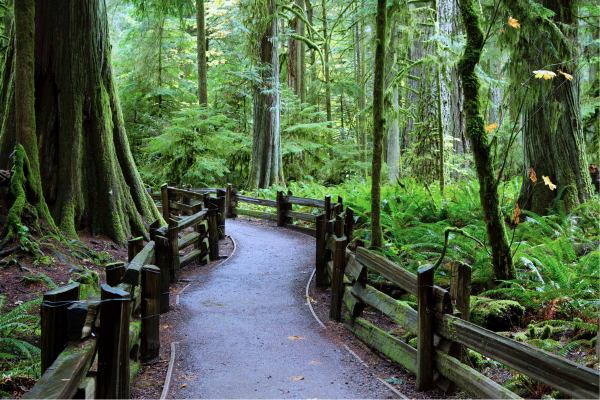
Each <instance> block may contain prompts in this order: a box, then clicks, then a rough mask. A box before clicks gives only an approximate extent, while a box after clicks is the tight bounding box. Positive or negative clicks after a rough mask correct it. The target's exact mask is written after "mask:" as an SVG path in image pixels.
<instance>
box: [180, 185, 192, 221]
mask: <svg viewBox="0 0 600 400" xmlns="http://www.w3.org/2000/svg"><path fill="white" fill-rule="evenodd" d="M191 188H192V187H191V186H190V185H188V186H184V187H183V189H185V190H190V189H191ZM181 204H185V205H186V206H191V205H192V199H190V198H189V197H185V196H181ZM181 214H182V215H192V214H191V213H189V212H187V211H182V212H181Z"/></svg>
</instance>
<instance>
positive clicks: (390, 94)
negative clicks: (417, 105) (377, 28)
mask: <svg viewBox="0 0 600 400" xmlns="http://www.w3.org/2000/svg"><path fill="white" fill-rule="evenodd" d="M390 18H391V17H390ZM390 26H391V29H390V32H391V34H390V42H389V47H388V50H387V57H386V63H385V64H386V65H385V69H386V72H385V100H384V101H385V109H386V110H388V113H387V119H388V123H387V124H386V126H387V129H386V130H387V146H386V163H387V166H388V170H387V172H388V174H387V175H388V176H387V179H389V180H390V181H392V182H395V181H396V179H397V178H398V174H399V162H400V135H399V133H400V131H399V130H398V86H397V85H396V84H395V85H394V87H390V86H391V84H392V82H393V81H394V78H395V77H396V50H397V49H396V39H397V36H398V33H397V32H396V30H397V24H396V21H393V22H391V23H390Z"/></svg>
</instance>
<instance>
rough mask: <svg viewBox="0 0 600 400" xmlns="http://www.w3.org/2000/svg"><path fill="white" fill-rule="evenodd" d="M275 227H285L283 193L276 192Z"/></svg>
mask: <svg viewBox="0 0 600 400" xmlns="http://www.w3.org/2000/svg"><path fill="white" fill-rule="evenodd" d="M276 201H277V226H285V200H283V191H281V190H278V191H277V197H276Z"/></svg>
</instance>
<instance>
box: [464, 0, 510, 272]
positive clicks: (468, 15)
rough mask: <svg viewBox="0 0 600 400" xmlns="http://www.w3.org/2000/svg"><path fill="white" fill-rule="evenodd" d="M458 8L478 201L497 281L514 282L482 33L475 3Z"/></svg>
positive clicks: (469, 132) (467, 121) (468, 130)
mask: <svg viewBox="0 0 600 400" xmlns="http://www.w3.org/2000/svg"><path fill="white" fill-rule="evenodd" d="M459 5H460V10H461V15H462V20H463V24H464V28H465V32H466V35H467V43H466V46H465V50H464V54H463V56H462V58H461V60H460V62H459V63H458V71H459V73H460V76H461V78H462V82H463V83H464V86H463V87H464V94H465V100H464V106H465V114H466V132H467V136H468V138H469V140H471V143H472V145H473V156H474V158H475V168H476V170H477V176H478V178H479V198H480V200H481V206H482V208H483V217H484V220H485V224H486V231H487V235H488V239H489V241H490V246H491V249H492V264H493V266H494V278H495V279H498V280H507V279H513V278H514V277H515V269H514V265H513V259H512V254H511V250H510V244H509V242H508V236H507V234H506V227H505V225H504V220H503V218H502V212H501V210H500V201H499V196H498V184H497V180H496V175H495V174H494V171H493V169H492V164H491V157H490V145H489V138H488V135H487V132H486V130H485V124H484V121H483V116H482V115H481V101H480V94H479V89H480V86H481V85H480V83H479V78H478V77H477V73H476V71H475V68H476V66H477V64H478V63H479V60H480V58H481V53H482V51H483V44H484V43H483V30H482V29H481V22H480V20H479V15H478V13H477V11H476V10H475V7H474V5H473V0H459Z"/></svg>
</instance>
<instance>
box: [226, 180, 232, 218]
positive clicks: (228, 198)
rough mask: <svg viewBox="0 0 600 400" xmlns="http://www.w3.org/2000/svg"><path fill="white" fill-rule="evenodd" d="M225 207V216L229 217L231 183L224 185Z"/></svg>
mask: <svg viewBox="0 0 600 400" xmlns="http://www.w3.org/2000/svg"><path fill="white" fill-rule="evenodd" d="M225 209H226V217H227V218H231V183H228V184H227V186H226V187H225Z"/></svg>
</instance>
